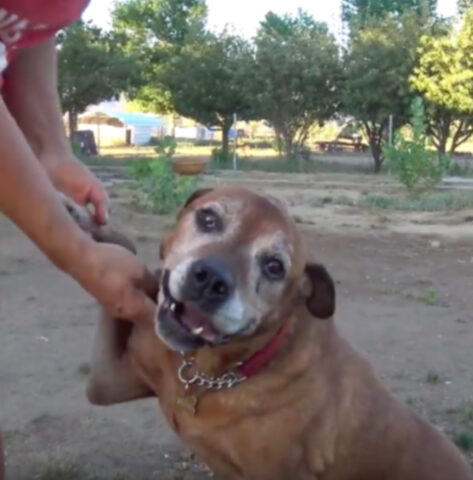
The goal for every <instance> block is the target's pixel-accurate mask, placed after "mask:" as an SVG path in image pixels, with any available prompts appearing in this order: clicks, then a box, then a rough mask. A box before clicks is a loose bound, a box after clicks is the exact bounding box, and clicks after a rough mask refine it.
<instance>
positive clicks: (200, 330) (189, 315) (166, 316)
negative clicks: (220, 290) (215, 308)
mask: <svg viewBox="0 0 473 480" xmlns="http://www.w3.org/2000/svg"><path fill="white" fill-rule="evenodd" d="M169 275H170V272H169V271H168V270H167V271H165V272H164V276H163V281H162V287H163V295H164V301H163V302H162V305H160V307H159V310H158V320H159V321H160V322H161V323H165V324H167V325H166V327H168V328H167V330H168V329H171V330H173V331H174V332H175V333H178V334H179V335H180V336H191V337H193V339H194V340H199V341H200V342H199V343H210V344H215V343H217V342H218V341H219V337H220V336H219V334H218V333H217V332H216V331H215V329H214V328H213V327H212V323H211V320H210V318H209V317H208V316H207V315H206V314H205V313H204V312H202V310H200V308H199V307H198V306H197V305H195V304H194V303H193V302H188V301H185V302H179V301H177V300H176V299H175V298H173V296H172V294H171V291H170V289H169ZM170 322H173V323H174V324H175V325H170Z"/></svg>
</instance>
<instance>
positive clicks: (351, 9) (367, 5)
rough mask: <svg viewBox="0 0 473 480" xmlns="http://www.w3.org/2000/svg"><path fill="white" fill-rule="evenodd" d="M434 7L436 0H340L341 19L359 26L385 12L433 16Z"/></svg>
mask: <svg viewBox="0 0 473 480" xmlns="http://www.w3.org/2000/svg"><path fill="white" fill-rule="evenodd" d="M460 1H465V0H460ZM436 7H437V0H342V19H343V21H344V22H345V23H347V24H349V25H350V24H351V25H353V24H355V25H358V26H360V25H364V24H366V23H367V22H370V21H372V20H382V19H384V18H385V17H386V15H387V14H390V15H392V16H395V17H396V16H397V17H401V16H402V15H403V14H404V13H407V12H411V13H412V12H415V13H416V14H417V15H419V16H421V17H425V16H426V15H427V16H429V17H433V16H434V15H435V9H436Z"/></svg>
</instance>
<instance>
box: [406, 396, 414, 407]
mask: <svg viewBox="0 0 473 480" xmlns="http://www.w3.org/2000/svg"><path fill="white" fill-rule="evenodd" d="M406 405H407V406H408V407H410V408H416V406H417V401H416V399H415V398H412V397H407V398H406Z"/></svg>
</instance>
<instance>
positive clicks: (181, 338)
mask: <svg viewBox="0 0 473 480" xmlns="http://www.w3.org/2000/svg"><path fill="white" fill-rule="evenodd" d="M103 237H104V236H102V240H103V239H104V238H103ZM161 253H162V260H163V273H162V275H161V289H160V291H159V295H158V311H157V317H156V322H155V325H154V326H153V325H149V324H146V323H144V322H143V323H142V324H136V325H134V326H133V327H132V326H129V325H127V324H125V323H123V322H120V321H118V320H114V319H111V318H106V317H105V318H103V319H102V320H101V322H100V325H99V328H98V335H97V339H96V345H95V352H94V359H93V365H92V376H91V379H90V384H89V386H88V396H89V399H90V401H91V402H92V403H95V404H102V405H104V404H112V403H118V402H124V401H129V400H132V399H136V398H142V397H146V396H156V397H158V399H159V402H160V405H161V408H162V411H163V412H164V414H165V416H166V418H167V421H168V422H169V425H170V426H171V427H172V428H173V429H174V430H175V432H177V434H178V435H179V436H180V437H181V438H182V439H183V441H184V442H185V443H186V444H187V445H189V446H190V447H191V448H192V449H194V450H195V451H196V452H197V453H198V454H199V455H200V457H201V458H202V459H203V460H204V461H205V462H206V463H207V464H208V465H209V466H210V467H211V468H212V470H213V471H214V472H215V473H216V474H217V476H218V477H219V478H222V479H229V480H237V479H238V480H243V479H245V480H259V479H261V480H263V479H267V480H270V479H271V480H289V479H292V480H305V479H307V480H308V479H319V480H472V479H473V475H472V473H471V470H470V468H469V467H468V465H467V463H466V461H465V460H464V458H463V457H462V455H461V454H460V453H459V451H458V450H457V449H456V448H455V447H454V446H453V445H452V444H451V443H450V442H449V441H448V440H447V438H446V437H445V436H444V435H442V434H441V433H440V432H438V431H437V430H436V429H435V428H433V427H431V426H430V425H428V424H427V423H426V422H425V421H423V420H422V419H420V418H419V417H417V416H416V415H415V414H414V413H413V412H412V411H410V410H409V409H408V408H407V407H406V406H405V405H403V404H401V403H400V402H398V401H397V400H396V399H394V397H393V396H392V395H391V394H390V393H389V392H388V390H387V389H386V388H385V387H384V386H383V385H382V384H381V382H380V380H379V379H378V377H377V376H376V374H375V373H374V372H373V370H372V368H371V366H370V365H369V363H368V362H367V361H366V360H365V359H364V358H362V357H361V356H360V354H359V353H358V352H356V351H355V350H354V349H353V348H352V347H351V346H350V345H349V344H348V343H347V342H346V341H345V340H343V339H342V338H341V337H340V336H339V334H338V332H337V329H336V327H335V325H334V322H333V320H332V315H333V313H334V310H335V290H334V284H333V282H332V279H331V278H330V276H329V274H328V273H327V271H326V270H325V269H324V267H322V266H320V265H318V264H316V263H311V262H310V261H309V259H308V256H307V254H306V250H305V247H304V244H303V240H302V237H301V235H300V234H299V232H298V231H297V229H296V227H295V224H294V223H293V222H292V221H291V219H290V218H289V216H288V215H287V213H286V212H285V211H284V209H283V208H282V207H281V206H280V205H279V204H278V202H277V201H276V200H272V199H268V198H264V197H262V196H258V195H254V194H252V193H249V192H247V191H245V190H241V189H220V190H215V191H205V192H200V193H197V194H195V195H194V196H193V197H192V198H191V199H190V200H189V201H188V202H187V204H186V206H185V208H184V209H183V210H182V211H181V213H180V214H179V217H178V223H177V227H176V228H175V230H174V231H173V232H171V233H170V234H169V235H168V236H167V237H166V238H165V240H164V242H163V245H162V249H161ZM153 289H154V290H155V291H154V292H153ZM149 293H150V295H153V294H157V285H155V286H154V287H153V286H152V285H151V283H150V284H149Z"/></svg>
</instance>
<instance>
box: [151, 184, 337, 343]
mask: <svg viewBox="0 0 473 480" xmlns="http://www.w3.org/2000/svg"><path fill="white" fill-rule="evenodd" d="M304 252H305V249H304V246H303V242H302V239H301V236H300V234H299V232H298V231H297V229H296V227H295V224H294V223H293V221H292V220H291V219H290V217H289V216H288V214H287V213H286V211H285V210H284V209H283V207H282V206H281V205H279V203H278V202H277V200H272V199H269V198H265V197H262V196H259V195H255V194H253V193H250V192H248V191H246V190H243V189H236V188H231V189H230V188H228V189H219V190H212V191H200V192H196V194H194V195H193V196H192V197H191V198H190V199H189V200H188V202H187V203H186V205H185V207H184V208H183V210H182V211H181V212H180V214H179V216H178V223H177V226H176V228H175V229H174V231H173V232H171V233H170V234H169V235H168V236H167V238H166V239H165V240H164V242H163V244H162V249H161V256H162V259H163V263H164V265H163V277H162V288H161V290H160V294H159V299H158V300H159V301H158V303H159V308H158V314H157V318H156V331H157V334H158V335H159V337H160V338H161V339H162V340H163V341H164V342H165V343H166V344H167V345H168V346H169V347H170V348H172V349H174V350H177V351H189V350H195V349H197V348H199V347H201V346H203V345H206V344H207V345H209V344H210V345H216V344H221V343H226V342H228V341H231V340H232V339H233V338H241V337H245V336H250V335H252V334H254V333H255V332H257V331H259V330H261V329H264V328H270V327H271V326H272V325H274V324H275V323H277V322H281V320H283V319H282V318H281V317H282V315H287V313H288V311H287V309H286V308H285V307H286V306H288V305H289V306H290V305H292V304H294V302H295V301H296V300H298V299H302V300H305V301H306V304H307V307H308V309H309V310H310V311H311V312H312V314H313V315H314V316H318V317H319V318H328V317H330V316H331V315H332V314H333V311H334V304H335V297H334V288H333V283H332V281H331V279H330V277H329V276H328V274H327V272H326V271H325V269H324V268H323V267H320V266H318V265H307V264H306V259H305V253H304Z"/></svg>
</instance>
